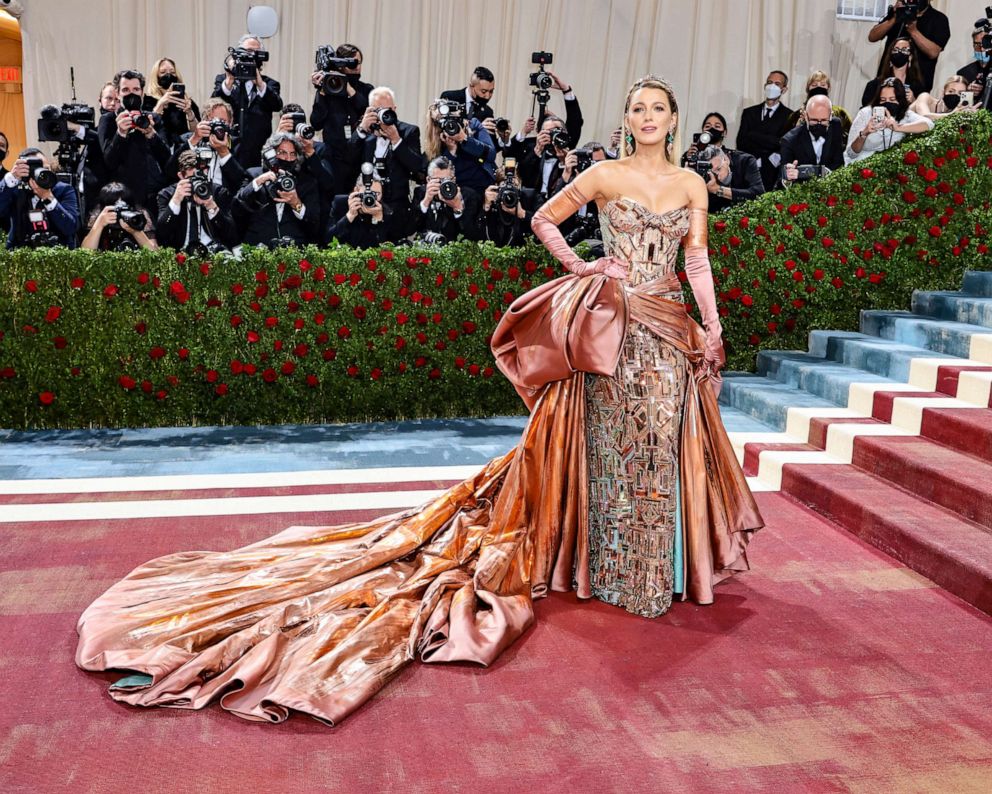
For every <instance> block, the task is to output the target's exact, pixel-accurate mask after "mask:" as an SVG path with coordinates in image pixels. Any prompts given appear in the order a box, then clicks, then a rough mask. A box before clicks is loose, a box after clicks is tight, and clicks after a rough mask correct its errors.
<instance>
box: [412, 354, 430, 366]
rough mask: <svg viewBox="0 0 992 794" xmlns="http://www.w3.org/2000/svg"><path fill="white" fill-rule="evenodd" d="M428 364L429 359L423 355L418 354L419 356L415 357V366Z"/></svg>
mask: <svg viewBox="0 0 992 794" xmlns="http://www.w3.org/2000/svg"><path fill="white" fill-rule="evenodd" d="M426 364H427V359H426V358H424V357H423V356H417V358H416V359H414V361H413V366H415V367H423V366H426Z"/></svg>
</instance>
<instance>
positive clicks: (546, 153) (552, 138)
mask: <svg viewBox="0 0 992 794" xmlns="http://www.w3.org/2000/svg"><path fill="white" fill-rule="evenodd" d="M571 148H572V138H571V136H570V135H569V134H568V131H567V130H566V128H565V123H564V122H563V121H562V120H561V119H560V118H558V117H557V116H555V115H552V114H550V113H549V114H548V117H547V118H546V119H545V120H544V124H542V125H541V131H540V132H539V133H538V134H537V137H536V138H535V139H534V148H533V149H532V150H531V151H530V152H528V153H527V155H526V156H525V157H524V159H523V162H522V163H521V164H520V181H521V182H523V184H524V187H527V188H530V189H531V190H533V191H535V192H536V193H537V194H538V196H539V198H540V199H541V201H542V202H543V201H546V200H547V198H548V197H550V196H552V195H553V194H554V189H555V186H556V185H557V184H558V182H559V181H560V179H561V176H562V173H563V172H564V170H565V157H566V155H567V154H568V152H569V151H570V150H571Z"/></svg>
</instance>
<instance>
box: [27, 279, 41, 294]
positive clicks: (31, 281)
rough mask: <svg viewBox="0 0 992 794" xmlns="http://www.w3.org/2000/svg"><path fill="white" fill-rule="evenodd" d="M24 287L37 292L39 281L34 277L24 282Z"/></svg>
mask: <svg viewBox="0 0 992 794" xmlns="http://www.w3.org/2000/svg"><path fill="white" fill-rule="evenodd" d="M24 289H25V290H27V291H28V292H37V291H38V282H37V281H35V280H34V279H29V280H28V281H25V282H24Z"/></svg>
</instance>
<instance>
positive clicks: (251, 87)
mask: <svg viewBox="0 0 992 794" xmlns="http://www.w3.org/2000/svg"><path fill="white" fill-rule="evenodd" d="M247 87H248V104H249V105H250V104H251V102H252V100H253V99H254V98H255V92H256V90H257V89H256V88H255V84H254V83H248V84H247Z"/></svg>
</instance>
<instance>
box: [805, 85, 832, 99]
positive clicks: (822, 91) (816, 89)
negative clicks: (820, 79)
mask: <svg viewBox="0 0 992 794" xmlns="http://www.w3.org/2000/svg"><path fill="white" fill-rule="evenodd" d="M829 93H830V92H829V91H828V90H827V89H826V88H824V87H823V86H822V85H815V86H813V87H812V88H811V89H810V90H809V91H807V92H806V97H807V99H808V98H810V97H815V96H827V95H828V94H829Z"/></svg>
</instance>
